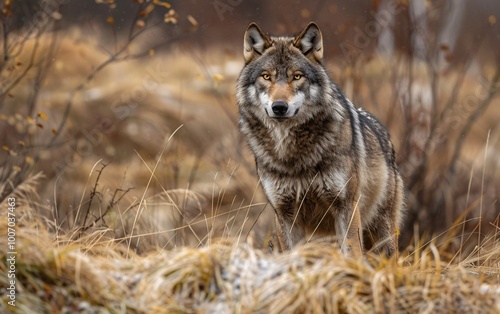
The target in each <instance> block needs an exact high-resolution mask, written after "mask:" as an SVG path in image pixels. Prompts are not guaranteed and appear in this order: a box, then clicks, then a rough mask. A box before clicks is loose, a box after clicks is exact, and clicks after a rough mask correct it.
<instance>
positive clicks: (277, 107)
mask: <svg viewBox="0 0 500 314" xmlns="http://www.w3.org/2000/svg"><path fill="white" fill-rule="evenodd" d="M271 109H273V112H274V114H275V115H277V116H284V115H285V114H286V112H287V111H288V104H287V103H286V102H284V101H281V100H278V101H275V102H273V104H272V106H271Z"/></svg>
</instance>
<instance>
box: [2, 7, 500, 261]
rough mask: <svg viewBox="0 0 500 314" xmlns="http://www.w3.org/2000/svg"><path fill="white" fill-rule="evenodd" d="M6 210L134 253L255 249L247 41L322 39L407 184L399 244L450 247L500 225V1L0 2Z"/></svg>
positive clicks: (265, 227) (258, 227)
mask: <svg viewBox="0 0 500 314" xmlns="http://www.w3.org/2000/svg"><path fill="white" fill-rule="evenodd" d="M0 7H1V8H2V12H1V13H0V16H1V25H0V26H1V34H2V36H1V39H0V42H1V45H0V47H1V48H0V53H1V60H0V145H1V148H2V149H1V151H0V167H1V168H0V181H1V182H2V183H1V184H2V186H1V189H0V200H3V199H5V198H6V197H7V195H9V194H11V193H17V194H19V195H23V196H24V198H23V199H26V200H27V202H28V203H29V206H31V207H33V208H36V210H37V211H38V212H39V213H40V214H41V215H43V216H44V217H46V219H47V222H48V223H49V224H50V225H51V226H52V229H53V231H54V232H56V233H60V234H72V237H74V238H75V239H76V238H78V237H81V236H82V235H84V234H86V233H89V232H93V231H95V230H101V231H103V232H104V234H105V235H106V236H107V237H109V238H111V239H116V241H119V242H126V243H128V244H130V245H132V246H133V247H134V248H135V249H136V250H137V251H139V252H144V251H148V250H151V249H156V248H172V247H175V246H179V245H192V246H199V245H205V244H207V243H210V242H211V241H215V240H218V239H226V238H229V239H236V240H237V241H251V242H252V243H253V245H255V246H256V247H267V242H268V240H269V239H270V238H271V236H272V233H273V231H272V229H273V227H272V224H273V223H272V222H273V211H272V208H271V207H270V206H268V205H267V201H266V199H265V196H264V195H263V193H262V191H261V188H260V186H259V184H258V181H257V176H256V173H255V167H254V162H253V158H252V156H251V154H250V153H249V151H248V149H247V147H246V143H245V142H244V140H243V139H242V138H241V136H240V135H239V132H238V129H237V120H238V115H237V107H236V101H235V81H236V78H237V76H238V74H239V71H240V70H241V68H242V66H243V58H242V44H243V34H244V31H245V29H246V27H247V26H248V24H249V23H250V22H257V23H258V24H259V26H261V28H262V29H263V30H264V31H266V32H269V33H270V34H275V35H281V34H294V33H297V32H299V31H300V30H302V28H303V27H305V26H306V25H307V24H308V23H309V22H310V21H315V22H316V23H317V24H318V25H319V27H320V28H321V30H322V33H323V39H324V47H325V66H326V67H327V68H328V69H329V72H330V74H331V77H332V78H333V80H334V81H335V82H336V83H337V84H338V85H339V86H340V87H341V89H342V90H343V91H344V92H345V94H346V95H347V96H348V97H349V98H351V99H352V100H353V101H354V103H355V104H356V105H357V106H361V107H363V108H365V109H367V110H369V111H371V112H372V113H374V114H375V115H376V116H377V117H379V118H380V120H381V121H382V122H383V123H384V124H385V125H386V126H387V128H388V129H389V131H390V133H391V136H392V138H393V142H394V144H395V145H396V148H397V158H398V163H399V166H400V169H401V172H402V174H403V176H404V180H405V186H406V198H407V206H408V212H407V217H406V223H405V226H404V227H403V228H402V229H401V237H400V239H401V245H400V246H401V247H406V246H407V245H409V244H411V243H414V241H411V239H412V238H413V239H418V238H423V239H428V238H430V237H435V236H438V237H439V235H440V234H442V233H443V232H446V234H447V235H448V236H449V235H450V234H451V235H452V237H454V235H455V234H456V238H455V239H454V240H453V241H451V242H447V243H451V244H449V245H450V250H451V251H457V250H459V249H462V248H463V247H464V246H465V243H467V242H468V241H469V239H473V240H474V242H475V243H477V239H478V238H480V237H482V236H485V235H487V234H488V233H489V232H493V231H495V230H498V228H499V227H500V222H499V220H500V216H499V215H500V214H499V212H500V211H499V205H498V197H499V195H500V186H499V183H500V171H499V166H500V159H499V158H498V157H497V156H498V153H499V150H500V126H499V123H498V121H499V118H500V98H499V97H498V95H499V93H500V21H498V22H497V19H499V18H500V3H499V2H498V1H493V0H483V1H475V2H473V1H466V0H456V1H446V0H441V1H430V0H428V1H425V0H415V1H408V0H406V1H405V0H372V1H356V2H352V1H347V0H339V1H293V2H290V1H284V0H277V1H272V2H269V1H263V0H259V1H243V0H213V1H203V2H201V1H160V0H150V1H148V0H120V1H113V0H96V1H92V0H86V1H71V0H57V1H56V0H40V1H28V0H23V1H9V0H5V1H2V3H1V4H0Z"/></svg>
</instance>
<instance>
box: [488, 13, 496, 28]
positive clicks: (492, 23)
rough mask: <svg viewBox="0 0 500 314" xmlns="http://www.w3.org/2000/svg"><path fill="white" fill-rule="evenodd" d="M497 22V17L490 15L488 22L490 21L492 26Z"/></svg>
mask: <svg viewBox="0 0 500 314" xmlns="http://www.w3.org/2000/svg"><path fill="white" fill-rule="evenodd" d="M496 22H497V18H496V17H495V16H494V15H490V16H489V17H488V23H490V26H493V25H495V23H496Z"/></svg>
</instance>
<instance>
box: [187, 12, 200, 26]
mask: <svg viewBox="0 0 500 314" xmlns="http://www.w3.org/2000/svg"><path fill="white" fill-rule="evenodd" d="M187 19H188V21H189V23H191V25H193V26H194V27H198V26H199V24H198V21H197V20H196V19H195V18H194V17H193V16H192V15H188V16H187Z"/></svg>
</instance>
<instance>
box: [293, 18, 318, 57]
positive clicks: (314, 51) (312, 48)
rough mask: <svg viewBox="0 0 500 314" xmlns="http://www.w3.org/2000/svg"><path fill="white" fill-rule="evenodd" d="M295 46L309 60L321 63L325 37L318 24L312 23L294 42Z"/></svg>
mask: <svg viewBox="0 0 500 314" xmlns="http://www.w3.org/2000/svg"><path fill="white" fill-rule="evenodd" d="M293 45H294V46H295V47H297V48H299V49H300V51H302V53H303V54H304V55H305V56H306V57H308V58H309V59H311V60H313V61H316V62H321V60H322V59H323V36H322V35H321V31H320V30H319V27H318V25H316V23H314V22H311V23H309V25H307V27H306V28H304V30H302V32H300V34H299V35H298V36H297V37H295V39H294V40H293Z"/></svg>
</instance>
